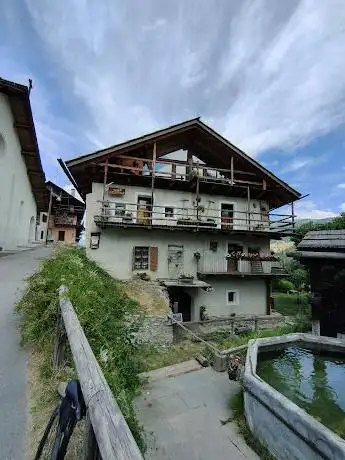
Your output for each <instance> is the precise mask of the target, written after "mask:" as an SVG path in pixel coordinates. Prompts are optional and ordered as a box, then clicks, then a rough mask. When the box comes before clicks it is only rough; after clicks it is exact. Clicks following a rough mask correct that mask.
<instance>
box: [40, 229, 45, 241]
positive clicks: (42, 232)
mask: <svg viewBox="0 0 345 460" xmlns="http://www.w3.org/2000/svg"><path fill="white" fill-rule="evenodd" d="M43 237H44V231H43V230H41V240H43Z"/></svg>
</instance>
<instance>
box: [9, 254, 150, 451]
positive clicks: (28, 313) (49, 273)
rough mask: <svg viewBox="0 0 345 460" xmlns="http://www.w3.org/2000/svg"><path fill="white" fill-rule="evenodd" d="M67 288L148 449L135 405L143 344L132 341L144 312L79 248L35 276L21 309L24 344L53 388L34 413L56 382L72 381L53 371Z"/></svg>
mask: <svg viewBox="0 0 345 460" xmlns="http://www.w3.org/2000/svg"><path fill="white" fill-rule="evenodd" d="M61 284H64V285H66V286H67V288H68V291H69V297H70V299H71V301H72V304H73V306H74V308H75V310H76V312H77V315H78V318H79V321H80V323H81V325H82V327H83V328H84V331H85V334H86V336H87V338H88V340H89V343H90V345H91V347H92V350H93V352H94V354H95V356H96V359H97V360H98V362H99V363H100V365H101V368H102V370H103V373H104V375H105V377H106V379H107V381H108V383H109V386H110V388H111V390H112V391H113V393H114V395H115V397H116V400H117V402H118V403H119V405H120V407H121V410H122V412H123V414H124V416H125V418H126V420H127V423H128V424H129V426H130V428H131V430H132V432H133V434H134V436H135V438H136V440H137V442H138V444H139V445H140V447H143V446H142V441H141V436H140V429H139V427H138V424H137V422H136V418H135V415H134V411H133V407H132V401H133V398H134V396H135V394H136V392H137V391H138V388H139V379H138V373H139V372H140V371H141V370H142V367H141V362H140V358H139V354H138V352H139V346H138V345H137V344H135V343H134V342H133V340H132V334H133V333H135V331H136V330H137V327H138V324H129V323H128V317H129V315H133V314H137V313H138V311H139V310H138V305H137V303H136V302H135V301H133V300H132V299H130V298H129V297H128V296H126V295H125V294H124V292H123V289H122V288H121V284H120V283H118V282H117V281H116V280H114V279H112V278H111V277H110V276H109V275H108V274H107V273H105V272H104V271H103V270H102V269H100V268H99V267H97V265H96V264H94V263H93V262H90V261H89V260H87V259H86V256H85V253H84V251H83V250H82V249H79V248H74V249H61V250H59V251H57V252H56V253H55V254H54V256H53V257H52V258H51V259H50V260H47V261H45V262H44V263H43V265H42V268H41V270H40V271H39V272H38V273H36V274H34V275H32V276H31V277H30V278H29V280H28V287H27V290H26V292H25V293H24V296H23V298H22V300H21V301H20V302H19V303H18V305H17V309H18V311H19V312H21V313H22V318H23V320H22V325H21V332H22V342H23V345H26V346H31V347H32V348H33V351H34V353H35V354H36V356H37V353H38V354H39V372H40V375H39V379H40V383H42V382H43V383H45V385H46V388H47V389H50V390H51V391H47V393H48V394H46V395H45V397H42V405H41V404H40V402H39V401H38V407H33V408H32V409H33V413H34V414H33V415H34V416H35V412H36V413H37V412H39V411H40V410H42V409H43V404H44V402H45V401H47V400H49V399H54V397H55V391H54V386H55V384H56V382H57V381H58V380H61V379H62V378H64V377H66V376H65V375H57V374H56V373H53V372H52V370H51V367H50V359H51V352H52V336H53V334H54V329H55V325H56V320H57V311H58V304H57V302H58V299H57V293H56V290H57V289H58V287H59V286H60V285H61ZM70 366H72V363H71V364H70ZM67 373H68V374H73V370H69V369H68V368H67ZM55 388H56V387H55ZM34 404H35V402H34Z"/></svg>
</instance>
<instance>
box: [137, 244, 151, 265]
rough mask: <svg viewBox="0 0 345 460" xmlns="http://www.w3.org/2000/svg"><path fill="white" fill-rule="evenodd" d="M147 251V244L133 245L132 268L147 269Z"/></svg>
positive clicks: (148, 249)
mask: <svg viewBox="0 0 345 460" xmlns="http://www.w3.org/2000/svg"><path fill="white" fill-rule="evenodd" d="M149 251H150V248H149V247H148V246H135V247H134V261H133V270H148V269H149Z"/></svg>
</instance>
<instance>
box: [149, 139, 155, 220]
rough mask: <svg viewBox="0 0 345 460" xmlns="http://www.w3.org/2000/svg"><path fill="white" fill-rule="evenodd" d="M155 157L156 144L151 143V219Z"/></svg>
mask: <svg viewBox="0 0 345 460" xmlns="http://www.w3.org/2000/svg"><path fill="white" fill-rule="evenodd" d="M156 158H157V144H156V142H155V143H154V144H153V152H152V175H151V216H150V218H151V219H152V209H153V190H154V187H155V175H156Z"/></svg>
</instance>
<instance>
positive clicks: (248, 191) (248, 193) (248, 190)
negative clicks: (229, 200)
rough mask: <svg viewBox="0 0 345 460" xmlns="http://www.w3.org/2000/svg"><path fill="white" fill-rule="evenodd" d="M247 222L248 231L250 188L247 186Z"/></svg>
mask: <svg viewBox="0 0 345 460" xmlns="http://www.w3.org/2000/svg"><path fill="white" fill-rule="evenodd" d="M247 222H248V230H250V188H249V185H248V186H247Z"/></svg>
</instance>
